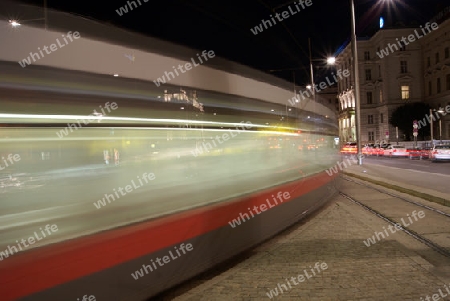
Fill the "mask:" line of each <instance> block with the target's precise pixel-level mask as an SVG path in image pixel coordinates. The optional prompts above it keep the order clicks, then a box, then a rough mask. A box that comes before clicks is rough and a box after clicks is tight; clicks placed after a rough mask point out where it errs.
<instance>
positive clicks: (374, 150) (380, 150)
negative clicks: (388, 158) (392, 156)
mask: <svg viewBox="0 0 450 301" xmlns="http://www.w3.org/2000/svg"><path fill="white" fill-rule="evenodd" d="M383 152H384V148H382V147H381V146H380V145H379V144H375V145H374V147H373V148H372V150H371V152H370V155H371V156H377V157H378V156H382V155H383Z"/></svg>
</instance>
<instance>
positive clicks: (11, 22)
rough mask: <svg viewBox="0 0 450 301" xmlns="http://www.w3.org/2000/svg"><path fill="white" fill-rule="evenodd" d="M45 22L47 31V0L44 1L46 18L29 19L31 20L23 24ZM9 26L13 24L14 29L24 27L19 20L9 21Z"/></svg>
mask: <svg viewBox="0 0 450 301" xmlns="http://www.w3.org/2000/svg"><path fill="white" fill-rule="evenodd" d="M41 20H44V21H45V23H44V26H45V30H47V0H44V17H43V18H39V19H29V20H23V21H22V22H28V21H41ZM9 24H11V26H12V27H18V26H20V25H22V24H21V23H20V22H19V21H18V20H9Z"/></svg>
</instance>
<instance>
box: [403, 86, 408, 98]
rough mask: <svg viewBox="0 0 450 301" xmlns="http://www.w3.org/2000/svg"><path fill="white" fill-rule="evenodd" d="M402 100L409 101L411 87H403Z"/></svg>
mask: <svg viewBox="0 0 450 301" xmlns="http://www.w3.org/2000/svg"><path fill="white" fill-rule="evenodd" d="M402 99H409V86H402Z"/></svg>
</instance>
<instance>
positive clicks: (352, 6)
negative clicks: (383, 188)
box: [350, 0, 362, 165]
mask: <svg viewBox="0 0 450 301" xmlns="http://www.w3.org/2000/svg"><path fill="white" fill-rule="evenodd" d="M350 9H351V13H352V16H351V19H352V22H351V23H352V53H353V76H354V78H355V123H356V124H355V126H356V147H357V150H358V154H357V157H358V165H362V153H361V106H360V99H359V70H358V69H359V68H358V67H359V66H358V49H357V48H358V47H357V45H356V28H355V27H356V26H355V4H354V1H353V0H350Z"/></svg>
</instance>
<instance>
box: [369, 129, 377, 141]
mask: <svg viewBox="0 0 450 301" xmlns="http://www.w3.org/2000/svg"><path fill="white" fill-rule="evenodd" d="M374 134H375V132H373V131H370V132H368V135H367V136H368V138H369V139H368V140H369V141H374V140H375V135H374Z"/></svg>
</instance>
